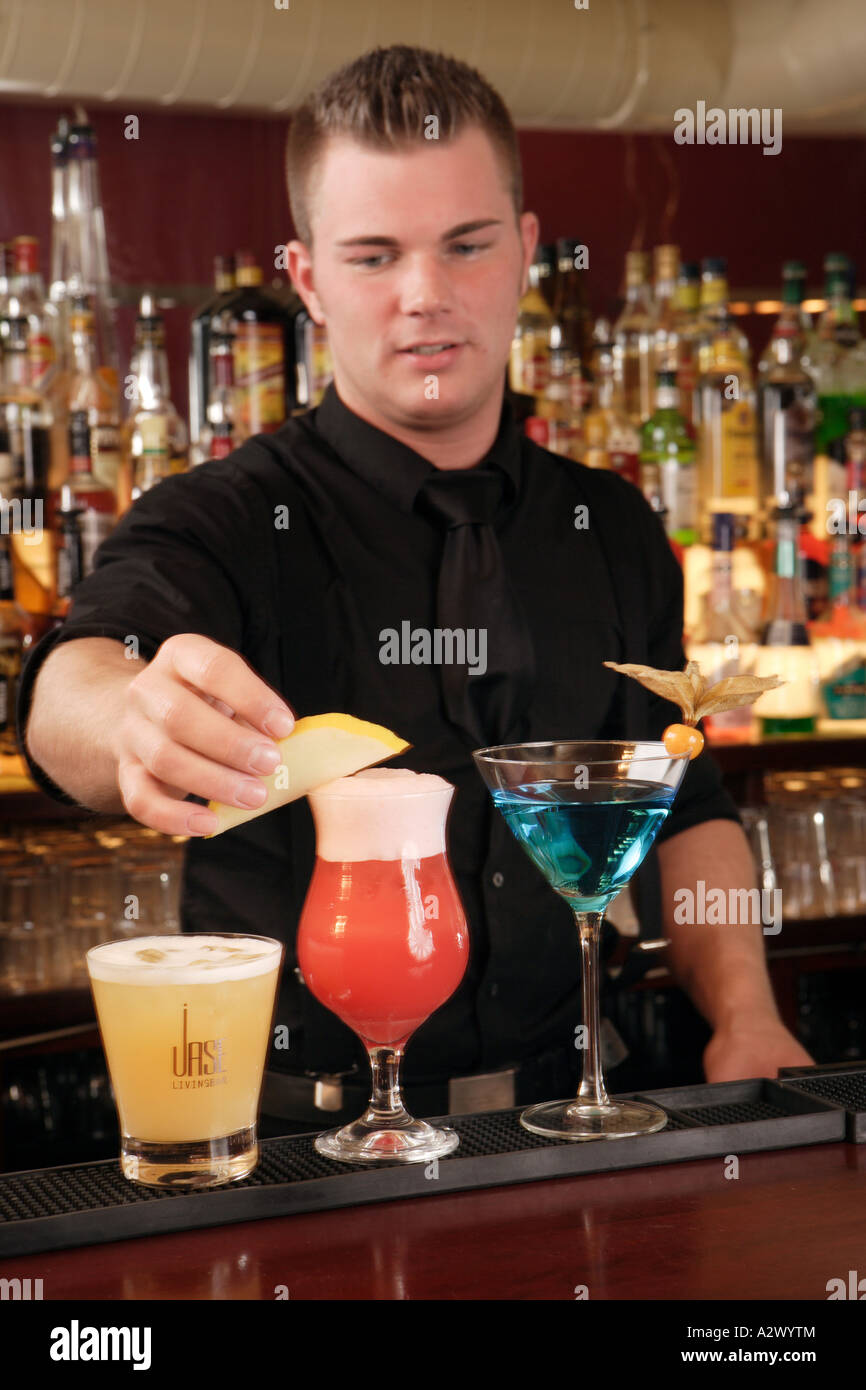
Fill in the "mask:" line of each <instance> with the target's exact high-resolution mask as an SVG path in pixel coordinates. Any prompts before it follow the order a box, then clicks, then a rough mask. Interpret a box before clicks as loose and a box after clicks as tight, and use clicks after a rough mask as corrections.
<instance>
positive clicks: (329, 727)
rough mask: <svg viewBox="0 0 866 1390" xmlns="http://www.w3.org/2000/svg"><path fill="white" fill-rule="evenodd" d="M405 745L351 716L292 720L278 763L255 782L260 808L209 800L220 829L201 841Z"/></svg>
mask: <svg viewBox="0 0 866 1390" xmlns="http://www.w3.org/2000/svg"><path fill="white" fill-rule="evenodd" d="M409 747H411V745H410V744H408V743H406V741H405V740H404V739H402V738H398V737H397V735H396V734H392V733H391V730H390V729H385V728H383V727H382V725H381V724H370V723H368V722H367V721H366V720H365V719H355V717H354V715H351V714H312V715H307V716H305V718H303V719H299V720H297V722H296V724H295V727H294V729H293V730H292V732H291V733H290V734H289V735H288V736H287V737H286V738H281V739H279V741H278V742H277V748H278V749H279V750H280V762H279V763H278V765H277V767H276V768H275V769H274V771H273V772H271V773H269V774H268V776H267V777H262V778H261V779H260V780H261V781H262V782H264V784H265V786H266V787H267V790H268V795H267V798H266V799H265V801H263V802H262V804H261V806H256V807H255V808H254V809H253V810H244V809H243V808H242V807H240V806H226V805H224V804H223V802H221V801H210V802H208V810H209V811H213V813H214V815H215V816H217V817H218V819H219V825H218V826H217V828H216V830H214V831H212V832H211V834H210V835H207V836H205V837H204V838H205V839H208V840H212V839H213V837H214V835H221V834H222V833H223V831H224V830H231V829H232V828H233V827H234V826H236V825H243V824H244V822H245V821H248V820H254V819H255V817H256V816H264V815H266V814H267V812H268V811H274V810H276V808H277V807H278V806H285V805H286V803H287V802H289V801H296V800H297V799H298V797H300V796H306V794H307V792H311V791H314V790H315V789H316V787H321V786H323V785H324V784H325V782H333V781H335V780H336V778H338V777H349V776H350V775H351V774H352V773H353V772H359V771H360V770H361V768H362V767H372V765H373V764H374V763H381V762H384V760H385V759H386V758H393V757H395V756H396V754H397V753H404V752H405V751H406V749H407V748H409Z"/></svg>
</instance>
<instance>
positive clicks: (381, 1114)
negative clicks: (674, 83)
mask: <svg viewBox="0 0 866 1390" xmlns="http://www.w3.org/2000/svg"><path fill="white" fill-rule="evenodd" d="M365 1047H366V1048H367V1056H368V1057H369V1058H370V1070H371V1072H372V1074H373V1088H372V1090H371V1092H370V1103H369V1105H368V1107H367V1113H366V1115H365V1116H364V1119H365V1120H367V1121H368V1122H370V1123H375V1124H377V1125H387V1126H389V1127H393V1126H394V1125H399V1124H407V1123H408V1122H409V1121H410V1118H411V1117H410V1116H409V1114H408V1112H407V1110H406V1107H405V1106H404V1104H403V1096H402V1094H401V1092H400V1063H401V1062H402V1060H403V1049H402V1047H376V1046H374V1045H373V1044H371V1043H365Z"/></svg>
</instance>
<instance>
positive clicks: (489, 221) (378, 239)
mask: <svg viewBox="0 0 866 1390" xmlns="http://www.w3.org/2000/svg"><path fill="white" fill-rule="evenodd" d="M501 226H502V219H501V218H499V217H484V218H479V219H478V220H477V221H475V222H458V224H457V226H456V227H450V228H449V229H448V231H447V232H443V234H442V237H441V240H442V241H453V240H454V238H455V237H456V236H468V235H469V234H470V233H471V232H480V231H481V230H482V228H484V227H501ZM399 244H400V243H399V242H398V241H397V238H396V237H392V236H353V237H347V238H346V240H345V241H336V242H335V243H334V245H335V246H399Z"/></svg>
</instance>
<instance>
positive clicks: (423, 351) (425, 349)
mask: <svg viewBox="0 0 866 1390" xmlns="http://www.w3.org/2000/svg"><path fill="white" fill-rule="evenodd" d="M459 346H460V344H459V343H414V344H413V345H412V346H411V347H407V348H401V349H400V351H401V352H411V353H414V354H415V356H417V357H435V356H436V354H437V353H438V352H447V351H448V349H449V348H455V347H459Z"/></svg>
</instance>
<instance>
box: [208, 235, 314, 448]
mask: <svg viewBox="0 0 866 1390" xmlns="http://www.w3.org/2000/svg"><path fill="white" fill-rule="evenodd" d="M235 280H236V283H237V289H236V290H235V292H234V294H233V296H232V298H231V299H230V300H229V301H228V302H227V303H226V304H225V305H224V307H223V310H222V312H223V313H229V314H231V317H232V320H233V322H232V330H233V332H234V358H235V404H236V418H235V431H236V436H237V443H238V444H243V443H244V442H245V441H246V440H247V439H249V438H250V437H251V436H252V435H254V434H263V433H264V434H271V433H273V431H274V430H277V429H279V427H280V425H281V424H283V422H284V421H285V420H287V419H288V417H289V416H290V415H291V413H292V411H293V410H294V409H295V407H296V405H297V399H296V396H295V360H294V359H295V346H294V331H293V319H292V315H291V314H290V313H289V311H288V310H286V309H285V308H284V307H283V306H282V305H281V304H279V303H278V302H277V300H276V299H274V298H273V296H272V295H270V294H268V293H267V291H266V290H264V289H263V288H262V272H261V269H260V267H259V266H258V265H256V263H255V259H254V257H253V256H252V255H251V254H250V253H249V252H248V251H238V252H237V254H236V256H235Z"/></svg>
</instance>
